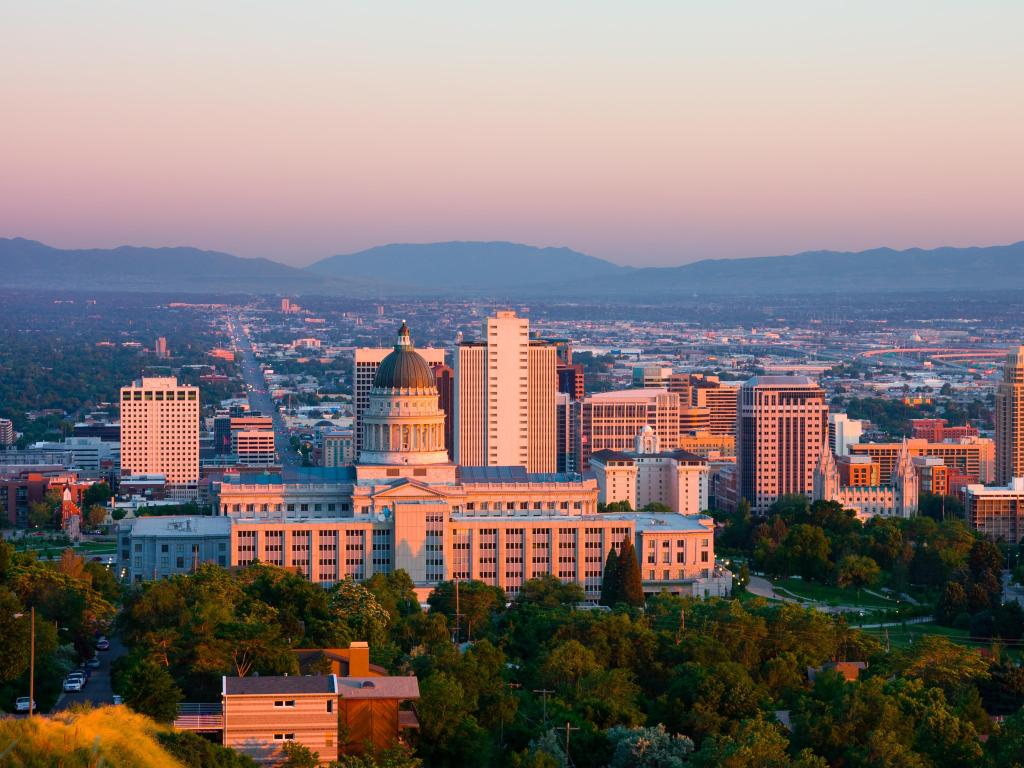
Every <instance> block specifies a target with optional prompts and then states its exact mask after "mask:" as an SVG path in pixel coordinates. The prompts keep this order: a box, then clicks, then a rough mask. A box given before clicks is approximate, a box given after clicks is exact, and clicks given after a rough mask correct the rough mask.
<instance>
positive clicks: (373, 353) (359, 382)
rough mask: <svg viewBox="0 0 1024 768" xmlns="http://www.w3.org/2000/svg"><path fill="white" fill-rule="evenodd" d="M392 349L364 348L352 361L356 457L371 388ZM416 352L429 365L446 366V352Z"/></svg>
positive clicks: (361, 445)
mask: <svg viewBox="0 0 1024 768" xmlns="http://www.w3.org/2000/svg"><path fill="white" fill-rule="evenodd" d="M392 351H393V349H392V347H362V348H360V349H357V350H356V351H355V356H354V358H353V361H352V406H353V413H352V434H353V436H354V437H355V442H356V444H355V455H356V456H358V455H359V451H361V450H362V448H363V434H362V432H363V431H362V429H361V428H360V426H359V422H360V420H361V419H362V416H363V414H364V413H365V412H366V409H367V408H368V407H369V405H370V387H371V386H373V377H374V376H376V375H377V369H378V368H379V367H380V363H381V361H382V360H383V359H384V358H385V357H387V356H388V355H390V354H391V352H392ZM416 351H417V352H418V353H419V354H420V355H421V356H422V357H423V359H424V360H426V361H427V365H444V350H443V349H438V348H430V347H425V348H422V349H420V348H417V349H416Z"/></svg>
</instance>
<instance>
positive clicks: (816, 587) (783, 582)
mask: <svg viewBox="0 0 1024 768" xmlns="http://www.w3.org/2000/svg"><path fill="white" fill-rule="evenodd" d="M772 584H773V585H774V587H775V589H776V590H777V591H779V592H780V593H781V594H784V595H787V596H792V597H797V598H799V599H801V600H811V601H813V602H817V603H825V604H826V605H856V606H859V607H863V608H896V607H897V606H898V605H899V603H897V602H896V601H895V600H886V599H885V598H883V597H876V596H875V595H871V594H868V593H867V592H865V591H864V590H863V589H862V590H860V594H859V595H858V594H857V590H856V589H852V588H848V587H847V588H844V587H833V586H830V585H828V584H818V583H816V582H812V581H803V580H801V579H792V578H787V579H774V580H773V581H772Z"/></svg>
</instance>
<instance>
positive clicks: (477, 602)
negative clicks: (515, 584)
mask: <svg viewBox="0 0 1024 768" xmlns="http://www.w3.org/2000/svg"><path fill="white" fill-rule="evenodd" d="M427 603H428V604H429V605H430V609H431V610H432V611H437V612H439V613H441V614H443V615H445V616H450V617H452V621H453V622H454V620H455V614H456V613H458V614H461V620H460V625H461V626H463V627H465V630H466V638H467V639H469V640H472V639H473V628H474V627H477V628H479V627H481V626H483V625H484V624H486V623H487V622H488V621H490V619H491V617H492V616H493V615H494V614H496V613H497V612H498V611H499V610H502V609H504V607H505V592H504V591H503V590H502V589H500V588H499V587H492V586H490V585H489V584H485V583H484V582H482V581H475V580H470V581H460V582H458V585H457V586H456V583H455V582H454V581H443V582H441V583H440V584H438V585H437V586H436V587H435V588H434V591H433V592H431V593H430V596H429V597H428V598H427ZM456 603H458V610H456Z"/></svg>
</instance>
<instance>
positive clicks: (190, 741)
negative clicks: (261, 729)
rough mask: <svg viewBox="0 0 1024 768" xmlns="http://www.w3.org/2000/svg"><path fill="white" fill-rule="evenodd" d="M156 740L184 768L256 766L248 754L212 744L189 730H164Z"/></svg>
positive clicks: (239, 767) (251, 767) (252, 767)
mask: <svg viewBox="0 0 1024 768" xmlns="http://www.w3.org/2000/svg"><path fill="white" fill-rule="evenodd" d="M156 738H157V740H158V741H159V742H160V746H162V747H163V748H164V749H165V750H167V751H168V752H170V753H171V756H172V757H174V758H175V759H176V760H178V762H180V763H181V764H182V765H184V766H185V767H186V768H256V762H255V761H254V760H253V759H252V758H251V757H249V756H248V755H243V754H242V753H241V752H236V751H235V750H233V749H231V748H230V747H222V746H221V745H219V744H214V743H213V742H212V741H210V740H209V739H204V738H203V737H202V736H199V735H197V734H195V733H192V732H191V731H164V732H158V733H157V734H156Z"/></svg>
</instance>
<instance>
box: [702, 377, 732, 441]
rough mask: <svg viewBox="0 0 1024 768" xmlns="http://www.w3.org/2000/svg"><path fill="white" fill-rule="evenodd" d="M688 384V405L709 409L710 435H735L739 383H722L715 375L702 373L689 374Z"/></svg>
mask: <svg viewBox="0 0 1024 768" xmlns="http://www.w3.org/2000/svg"><path fill="white" fill-rule="evenodd" d="M690 384H691V386H692V389H691V390H690V391H691V396H690V405H693V406H695V407H697V408H708V409H709V410H710V411H711V416H710V423H709V426H708V431H709V432H711V434H712V435H735V434H736V403H737V400H738V398H739V392H740V388H739V385H738V384H723V383H722V382H721V380H719V378H718V377H717V376H711V375H707V374H702V373H693V374H690Z"/></svg>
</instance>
